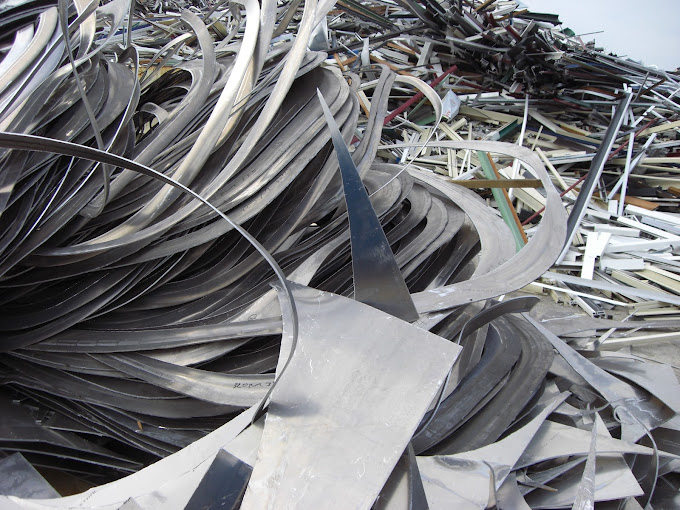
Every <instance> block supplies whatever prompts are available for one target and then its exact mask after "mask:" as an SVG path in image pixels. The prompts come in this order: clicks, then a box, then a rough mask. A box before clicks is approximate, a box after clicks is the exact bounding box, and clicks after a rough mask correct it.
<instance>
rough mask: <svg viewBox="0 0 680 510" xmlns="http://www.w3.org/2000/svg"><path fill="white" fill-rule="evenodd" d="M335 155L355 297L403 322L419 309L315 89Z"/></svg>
mask: <svg viewBox="0 0 680 510" xmlns="http://www.w3.org/2000/svg"><path fill="white" fill-rule="evenodd" d="M317 94H318V96H319V101H320V102H321V106H322V107H323V111H324V115H325V117H326V122H327V123H328V127H329V128H330V130H331V136H332V139H333V146H334V147H335V152H336V153H337V155H338V162H339V163H340V172H341V175H342V185H343V188H344V190H345V202H346V203H347V215H348V217H349V229H350V239H351V243H352V273H353V274H354V299H356V300H357V301H361V302H362V303H366V304H367V305H370V306H373V307H375V308H377V309H378V310H382V311H383V312H387V313H389V314H392V315H394V316H395V317H399V318H400V319H403V320H406V321H411V322H412V321H415V320H416V319H417V318H418V312H417V311H416V307H415V305H414V304H413V300H412V299H411V295H410V294H409V291H408V288H407V287H406V283H405V282H404V277H403V275H402V274H401V271H400V270H399V266H398V265H397V262H396V260H395V259H394V254H393V253H392V248H391V247H390V244H389V242H388V241H387V237H385V232H383V229H382V226H381V225H380V220H379V219H378V217H377V216H376V214H375V210H374V209H373V206H372V205H371V201H370V199H369V198H368V193H367V192H366V189H365V188H364V184H363V183H362V182H361V177H359V172H358V171H357V168H356V166H355V165H354V161H352V157H351V156H350V154H349V151H348V150H347V147H346V146H345V142H344V140H343V139H342V135H341V134H340V130H339V129H338V127H337V125H336V123H335V120H334V119H333V115H332V114H331V112H330V110H329V109H328V105H327V104H326V101H325V100H324V98H323V96H322V95H321V92H319V91H317Z"/></svg>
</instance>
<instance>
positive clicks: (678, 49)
mask: <svg viewBox="0 0 680 510" xmlns="http://www.w3.org/2000/svg"><path fill="white" fill-rule="evenodd" d="M523 3H524V4H526V5H527V6H528V7H529V9H530V10H532V11H535V12H547V13H551V14H559V16H560V21H561V22H562V26H563V27H569V28H571V29H572V30H573V31H574V32H576V34H577V35H579V34H586V33H588V32H598V31H600V30H604V33H601V34H592V35H586V36H583V37H582V39H583V41H584V42H587V41H590V40H593V39H594V40H595V43H596V46H597V47H604V48H605V49H606V50H607V51H609V52H612V53H616V54H617V55H619V56H627V57H628V58H631V59H633V60H636V61H642V62H643V63H644V64H645V65H648V66H650V65H655V66H657V67H659V68H660V69H664V70H667V71H673V70H675V69H676V68H677V67H680V16H679V15H680V0H642V1H640V0H523Z"/></svg>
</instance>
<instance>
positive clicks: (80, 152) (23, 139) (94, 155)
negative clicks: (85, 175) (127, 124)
mask: <svg viewBox="0 0 680 510" xmlns="http://www.w3.org/2000/svg"><path fill="white" fill-rule="evenodd" d="M0 146H2V147H3V148H6V149H18V150H33V151H35V150H39V151H43V152H54V153H57V154H62V155H66V156H75V157H81V158H84V159H88V160H90V161H95V162H105V163H109V164H112V165H115V166H121V167H124V168H128V169H130V170H134V171H137V172H140V173H142V174H144V175H148V176H150V177H153V178H155V179H158V180H160V181H162V182H164V183H166V184H170V185H172V186H175V187H176V188H178V189H180V190H182V191H183V192H184V193H187V194H188V195H190V196H192V197H193V198H195V199H196V200H198V201H200V202H201V203H202V204H204V205H206V206H208V207H209V208H210V209H212V210H213V211H214V212H215V213H217V214H218V215H219V216H220V217H221V218H222V219H223V220H225V221H227V222H228V223H229V224H230V225H231V226H232V227H234V228H235V229H236V230H237V231H238V232H239V233H240V234H241V235H242V236H243V237H245V238H246V239H247V240H248V242H249V243H251V244H252V245H253V246H254V247H255V249H256V250H257V251H258V252H260V254H261V255H262V257H263V258H264V259H265V260H266V261H267V263H268V264H269V265H270V267H271V268H272V269H273V270H274V272H275V273H276V276H277V277H278V279H279V281H280V282H281V285H283V288H284V290H285V293H286V295H287V296H288V298H289V306H290V309H291V316H292V318H293V319H292V320H293V325H292V335H293V339H294V340H293V341H294V344H293V349H292V350H291V353H292V352H293V351H294V350H295V339H296V338H297V328H298V319H297V310H296V308H295V301H294V300H293V297H292V291H291V288H290V285H289V282H288V280H287V279H286V275H285V274H284V272H283V270H282V269H281V267H280V266H279V265H278V263H277V262H276V260H274V258H273V257H272V255H271V254H270V253H269V252H268V251H267V250H266V249H265V248H264V247H263V246H262V245H261V244H260V242H259V241H258V240H257V239H255V238H254V237H253V236H251V235H250V234H249V233H248V231H247V230H245V229H244V228H243V227H241V226H240V225H238V224H237V223H234V222H233V221H232V220H231V219H230V218H229V217H228V216H227V215H226V214H224V213H223V212H222V211H220V210H219V209H217V208H216V207H214V206H213V205H212V204H211V203H210V202H209V201H208V200H206V199H205V198H203V197H201V196H200V195H198V194H197V193H196V192H194V191H192V190H191V189H189V188H187V187H186V186H184V185H183V184H181V183H178V182H176V181H174V180H173V179H171V178H170V177H168V176H166V175H163V174H161V173H160V172H157V171H156V170H154V169H153V168H149V167H147V166H144V165H140V164H139V163H135V162H134V161H130V160H129V159H126V158H123V157H121V156H117V155H115V154H109V153H107V152H104V151H100V150H98V149H93V148H91V147H86V146H82V145H77V144H74V143H70V142H63V141H58V140H50V139H46V138H44V137H40V136H33V135H22V134H16V133H0Z"/></svg>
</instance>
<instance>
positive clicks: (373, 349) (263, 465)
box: [242, 286, 460, 508]
mask: <svg viewBox="0 0 680 510" xmlns="http://www.w3.org/2000/svg"><path fill="white" fill-rule="evenodd" d="M294 298H295V299H296V300H297V303H298V310H299V313H300V326H301V327H300V334H299V340H298V343H297V347H296V349H295V351H294V352H293V356H292V358H291V363H290V366H289V367H288V369H287V370H286V371H285V372H284V374H283V375H282V376H281V379H280V380H279V382H278V384H277V386H276V387H275V388H274V391H273V392H272V397H271V398H272V401H271V403H270V404H269V412H268V413H267V417H266V420H265V427H264V432H263V436H262V443H261V444H260V450H259V452H258V459H257V462H256V463H255V466H254V469H253V475H252V477H251V479H250V482H249V484H248V491H247V492H246V496H245V498H244V501H243V506H242V508H263V507H267V506H276V507H279V508H283V507H286V506H292V505H303V506H309V505H311V506H316V505H317V504H320V505H322V506H325V507H327V508H329V507H330V508H333V507H337V508H347V507H352V508H370V506H371V505H372V504H373V502H374V501H375V499H376V498H377V496H378V493H379V492H380V488H381V487H382V485H383V484H384V483H385V482H386V481H387V479H388V477H389V475H390V473H391V472H392V469H393V468H394V466H395V465H396V464H397V462H398V460H399V458H400V457H401V454H402V452H403V450H404V449H405V448H406V446H407V444H408V441H409V439H410V437H411V435H412V434H413V432H414V431H415V428H416V427H417V425H418V422H419V421H420V419H421V417H422V416H423V415H424V413H425V411H426V410H427V406H428V405H429V403H430V401H431V400H432V399H433V398H434V396H435V394H436V392H437V390H438V389H439V387H440V385H441V384H442V383H443V380H444V377H445V376H446V373H447V372H448V370H449V369H450V367H451V365H452V363H453V361H454V360H455V358H456V356H457V354H458V352H459V350H460V349H459V348H458V347H457V346H456V345H455V344H451V343H449V342H447V341H445V340H443V339H442V338H440V337H437V336H434V335H431V334H429V333H427V332H425V331H422V330H418V329H417V328H415V327H413V326H411V325H409V324H408V323H406V322H404V321H401V320H399V319H396V318H394V317H391V316H389V315H386V314H384V313H382V312H379V311H377V310H375V309H372V308H370V307H367V306H366V305H362V304H360V303H358V302H356V301H351V300H348V299H346V298H342V297H339V296H333V295H332V294H329V293H322V292H319V291H316V290H314V289H309V288H305V287H299V286H295V287H294ZM350 311H353V312H354V313H352V315H353V316H355V317H357V318H358V317H362V320H356V321H353V322H351V323H347V321H345V320H344V317H345V316H346V314H347V313H350ZM383 328H387V330H389V331H390V334H389V335H383V334H382V333H380V332H381V331H383V330H384V329H383ZM338 338H340V339H341V343H338V341H337V339H338ZM367 338H371V342H366V339H367ZM416 352H417V353H418V354H417V356H416V355H415V353H416ZM406 367H409V368H408V370H407V369H406ZM310 387H314V388H315V390H314V393H312V394H311V395H310V394H309V393H307V391H306V390H305V389H306V388H310ZM404 391H408V392H409V393H411V394H412V395H417V398H411V399H409V400H408V401H404V400H403V399H402V395H403V392H404ZM310 396H311V397H312V398H310ZM395 404H396V405H395ZM282 438H285V440H284V441H282V440H281V439H282ZM329 451H332V452H333V454H332V455H328V452H329ZM273 480H276V485H275V486H272V481H273ZM330 480H333V481H334V482H333V483H331V484H329V481H330ZM340 481H342V483H337V482H340ZM330 491H337V493H336V495H335V496H334V495H333V494H331V492H330ZM329 505H330V506H329Z"/></svg>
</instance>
